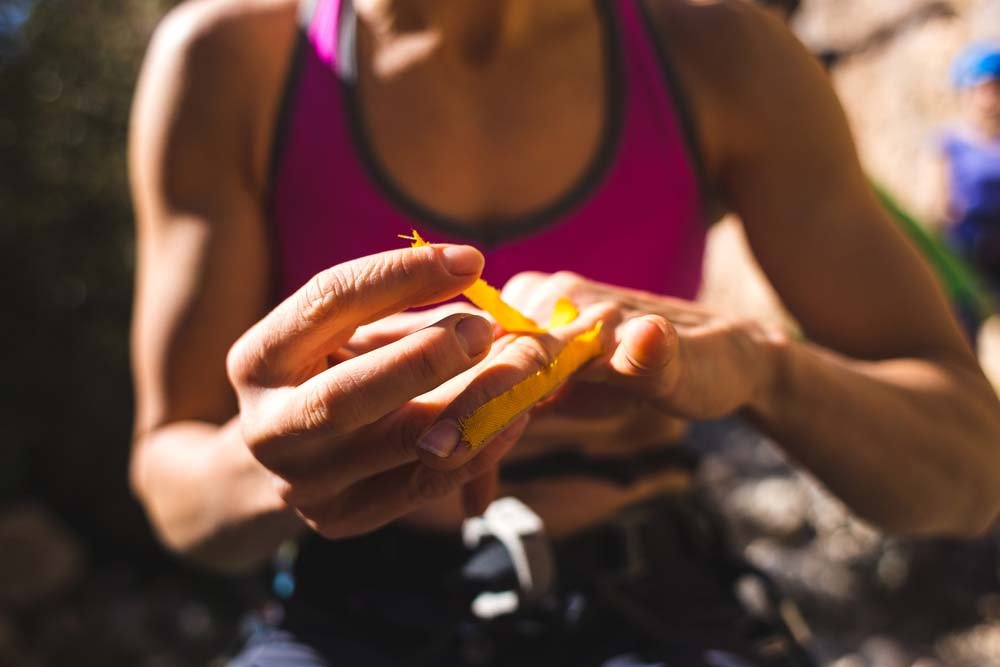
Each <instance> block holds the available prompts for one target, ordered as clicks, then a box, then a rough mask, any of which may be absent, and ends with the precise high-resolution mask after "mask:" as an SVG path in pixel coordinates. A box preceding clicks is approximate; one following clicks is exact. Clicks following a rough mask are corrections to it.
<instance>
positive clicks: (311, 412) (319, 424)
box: [302, 387, 333, 431]
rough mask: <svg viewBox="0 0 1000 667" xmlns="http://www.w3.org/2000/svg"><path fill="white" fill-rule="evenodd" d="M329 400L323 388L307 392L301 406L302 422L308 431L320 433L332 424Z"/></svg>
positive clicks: (327, 393)
mask: <svg viewBox="0 0 1000 667" xmlns="http://www.w3.org/2000/svg"><path fill="white" fill-rule="evenodd" d="M330 403H331V400H330V396H329V392H328V391H327V390H326V388H325V387H319V388H316V389H313V390H312V391H310V392H309V394H308V395H307V397H306V400H305V402H304V403H303V406H302V420H303V423H304V424H305V427H306V430H308V431H321V430H326V429H328V428H330V427H331V426H332V425H333V424H332V422H333V418H332V412H333V411H332V409H331V405H330Z"/></svg>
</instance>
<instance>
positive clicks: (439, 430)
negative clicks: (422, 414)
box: [417, 420, 462, 459]
mask: <svg viewBox="0 0 1000 667" xmlns="http://www.w3.org/2000/svg"><path fill="white" fill-rule="evenodd" d="M461 440H462V432H461V431H460V430H459V429H458V424H456V423H455V422H453V421H451V420H445V421H440V422H438V423H437V424H434V426H431V427H430V429H428V431H427V432H426V433H424V434H423V435H422V436H420V439H419V440H417V447H419V448H420V449H422V450H424V451H425V452H430V453H431V454H433V455H434V456H437V457H438V458H442V459H446V458H448V457H449V456H451V453H452V452H454V451H455V448H456V447H458V443H459V442H461Z"/></svg>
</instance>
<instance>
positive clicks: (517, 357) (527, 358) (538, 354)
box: [505, 336, 556, 372]
mask: <svg viewBox="0 0 1000 667" xmlns="http://www.w3.org/2000/svg"><path fill="white" fill-rule="evenodd" d="M505 351H506V352H507V353H508V354H509V355H510V357H511V361H512V362H513V363H514V365H515V366H516V367H518V368H521V369H524V370H526V371H529V372H536V371H540V370H544V369H546V368H548V367H549V366H551V365H552V362H554V361H555V358H556V355H555V351H554V350H553V349H552V348H551V345H550V344H549V343H547V342H546V341H545V340H544V339H543V338H542V337H540V336H537V337H536V336H523V337H521V338H518V339H517V340H516V341H514V343H512V344H511V345H510V346H508V348H507V350H505Z"/></svg>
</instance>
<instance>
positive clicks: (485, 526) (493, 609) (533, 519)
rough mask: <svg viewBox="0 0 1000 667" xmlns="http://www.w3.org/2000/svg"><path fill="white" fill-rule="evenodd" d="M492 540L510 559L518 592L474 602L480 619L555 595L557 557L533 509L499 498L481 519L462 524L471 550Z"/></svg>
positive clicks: (487, 596) (492, 596)
mask: <svg viewBox="0 0 1000 667" xmlns="http://www.w3.org/2000/svg"><path fill="white" fill-rule="evenodd" d="M490 537H492V538H494V539H496V540H497V541H498V542H499V543H500V544H501V545H503V547H504V549H505V550H506V551H507V554H508V555H509V556H510V560H511V562H512V563H513V565H514V572H515V574H516V575H517V584H518V590H517V591H509V592H505V593H499V594H498V593H482V594H480V595H479V596H478V597H477V598H476V599H475V600H474V601H473V603H472V610H473V613H474V614H475V615H476V616H477V617H479V618H484V619H485V618H494V617H496V616H501V615H504V614H509V613H513V612H514V611H516V610H517V609H518V608H519V607H520V606H521V605H523V604H530V603H533V602H537V601H539V600H541V599H542V598H544V597H545V596H546V595H548V594H549V593H551V592H552V590H553V588H554V586H555V572H556V568H555V558H554V556H553V554H552V547H551V545H550V544H549V541H548V538H546V536H545V528H544V525H543V523H542V519H541V517H539V516H538V515H537V514H535V512H533V511H532V510H531V508H529V507H528V506H527V505H525V504H524V503H522V502H521V501H520V500H518V499H516V498H500V499H499V500H495V501H493V503H492V504H490V506H489V507H488V508H487V509H486V511H485V512H484V513H483V515H482V516H479V517H473V518H471V519H466V520H465V523H464V524H463V525H462V539H463V541H464V542H465V546H466V547H467V548H468V549H475V548H476V547H478V546H479V545H480V544H481V543H482V542H483V540H484V539H486V538H490ZM515 597H516V604H515V599H514V598H515Z"/></svg>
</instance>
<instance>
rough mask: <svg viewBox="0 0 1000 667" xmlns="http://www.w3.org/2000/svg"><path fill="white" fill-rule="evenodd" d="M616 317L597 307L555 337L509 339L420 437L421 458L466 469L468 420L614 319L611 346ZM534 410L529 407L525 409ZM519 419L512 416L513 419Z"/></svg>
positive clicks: (440, 465)
mask: <svg viewBox="0 0 1000 667" xmlns="http://www.w3.org/2000/svg"><path fill="white" fill-rule="evenodd" d="M615 317H616V313H614V311H613V310H611V309H609V308H607V307H605V306H598V307H595V308H591V309H588V311H587V312H585V313H584V314H582V315H581V316H580V317H579V318H578V319H577V320H576V321H574V322H573V323H572V324H570V325H567V326H566V327H562V328H561V329H558V330H556V331H553V332H551V333H550V334H541V335H533V336H519V337H516V338H513V339H511V340H509V342H508V343H507V345H506V347H504V348H503V349H502V350H501V351H500V352H499V353H497V354H495V355H494V356H493V357H492V358H491V359H489V360H488V361H487V362H485V363H484V364H483V365H482V370H481V371H479V372H478V374H477V376H476V377H475V378H474V379H473V380H472V381H471V382H470V383H469V385H468V386H467V387H466V388H465V389H464V390H463V391H462V392H461V393H460V394H459V395H458V396H457V397H455V398H454V399H453V400H452V401H451V402H450V403H449V405H448V407H446V408H445V409H444V411H443V412H442V414H441V417H440V418H439V420H438V421H437V422H436V423H435V424H434V425H433V426H432V427H431V428H430V429H428V430H427V432H426V433H424V434H423V435H422V436H421V438H420V441H419V442H418V447H419V448H420V450H421V451H420V452H418V454H419V456H420V458H421V460H422V461H423V462H424V463H426V464H427V465H429V466H431V467H436V468H441V469H450V468H454V467H457V466H461V465H464V464H465V462H466V461H468V460H469V458H471V457H472V456H473V455H474V452H473V451H472V449H471V447H469V445H468V443H467V442H465V441H464V435H463V434H462V431H461V428H460V426H459V424H460V422H461V420H462V419H463V418H464V417H467V416H468V415H470V414H472V413H473V412H474V411H475V410H476V409H477V408H479V407H481V406H482V405H484V404H485V403H487V402H489V401H490V400H492V399H494V398H496V397H497V396H500V395H501V394H503V393H505V392H507V391H508V390H510V389H511V388H513V387H515V386H516V385H518V384H519V383H521V382H522V381H524V380H526V379H528V378H530V377H531V376H533V375H535V374H537V373H539V372H541V371H544V370H547V369H549V367H550V366H551V365H552V363H553V362H554V361H555V359H556V358H557V356H558V355H559V353H560V352H561V351H562V349H563V348H564V347H565V346H566V344H567V343H568V342H569V341H571V340H572V339H573V338H575V337H576V336H578V335H579V334H581V333H583V332H585V331H587V330H589V329H591V328H592V327H593V326H594V325H595V324H596V323H597V322H598V321H608V320H610V322H609V325H610V326H607V327H605V329H602V337H603V338H604V340H603V343H604V345H606V346H609V344H610V341H611V337H612V336H613V331H612V330H613V328H614V323H615V322H614V318H615ZM557 389H558V387H552V390H553V391H555V390H557ZM531 407H532V406H526V407H525V408H524V410H525V411H526V410H528V409H530V408H531ZM517 416H518V415H508V417H510V418H511V419H513V418H515V417H517Z"/></svg>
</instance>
